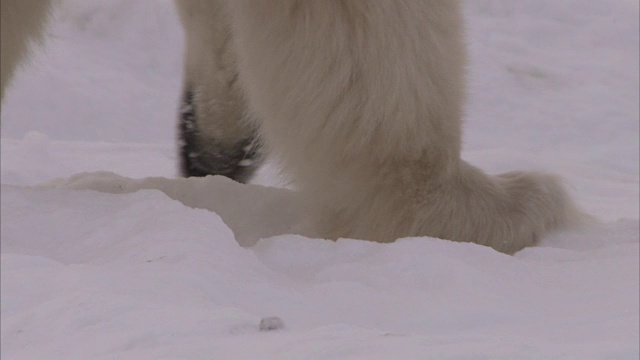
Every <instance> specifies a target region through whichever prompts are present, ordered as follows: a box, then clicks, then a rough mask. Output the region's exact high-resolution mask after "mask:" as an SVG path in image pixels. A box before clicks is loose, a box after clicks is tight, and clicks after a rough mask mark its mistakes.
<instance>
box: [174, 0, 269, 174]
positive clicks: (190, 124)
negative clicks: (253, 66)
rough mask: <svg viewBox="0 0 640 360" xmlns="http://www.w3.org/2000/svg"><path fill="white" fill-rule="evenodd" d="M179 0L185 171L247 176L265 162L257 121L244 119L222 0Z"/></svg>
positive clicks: (181, 150) (182, 155) (182, 142)
mask: <svg viewBox="0 0 640 360" xmlns="http://www.w3.org/2000/svg"><path fill="white" fill-rule="evenodd" d="M175 3H176V7H177V8H178V13H179V14H180V20H181V21H182V25H183V27H184V30H185V44H186V52H185V58H184V66H185V71H184V74H185V75H184V85H183V102H182V106H181V107H180V114H179V116H180V117H179V129H178V130H179V132H180V138H181V143H180V161H181V172H182V175H184V176H206V175H224V176H227V177H230V178H232V179H234V180H236V181H239V182H247V181H248V180H249V179H250V178H251V176H252V175H253V173H254V172H255V170H256V169H257V168H258V167H259V166H260V164H261V163H262V156H261V147H260V142H259V141H258V138H257V132H256V129H255V126H254V124H253V123H251V122H250V121H249V120H247V119H246V114H247V112H246V108H247V106H246V105H245V101H244V98H243V95H242V90H241V89H240V86H239V84H238V69H237V66H236V57H235V52H234V51H233V49H232V47H233V44H232V36H231V29H230V26H229V19H228V16H227V14H226V12H225V10H224V6H223V3H222V2H221V1H218V0H178V1H176V2H175Z"/></svg>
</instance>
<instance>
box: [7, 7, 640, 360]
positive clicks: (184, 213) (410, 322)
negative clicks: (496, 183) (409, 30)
mask: <svg viewBox="0 0 640 360" xmlns="http://www.w3.org/2000/svg"><path fill="white" fill-rule="evenodd" d="M466 14H467V30H468V42H469V48H470V64H469V82H470V83H469V103H468V107H467V111H466V112H467V115H466V119H465V122H466V125H465V152H464V154H463V156H464V158H465V159H466V160H468V161H470V162H472V163H474V164H475V165H478V166H480V167H481V168H483V169H485V170H487V171H488V172H491V173H497V172H503V171H508V170H513V169H525V170H527V169H529V170H531V169H545V170H549V171H552V172H556V173H558V174H560V175H561V176H563V177H564V178H565V179H566V181H567V183H568V184H569V186H570V189H571V192H572V194H573V195H574V197H575V198H576V200H577V202H578V203H579V204H580V206H581V207H582V208H583V209H584V210H585V211H586V212H588V213H589V214H591V215H593V216H594V217H596V218H597V219H598V223H594V224H592V225H590V226H588V227H587V228H586V229H584V230H581V231H570V232H561V233H556V234H553V235H551V236H549V237H547V238H545V239H543V241H542V242H541V244H539V245H538V246H536V247H533V248H528V249H525V250H523V251H521V252H519V253H517V254H515V255H514V256H507V255H504V254H500V253H497V252H495V251H493V250H492V249H490V248H486V247H482V246H478V245H474V244H469V243H454V242H450V241H446V240H440V239H433V238H427V237H422V238H407V239H400V240H398V241H397V242H395V243H393V244H376V243H371V242H365V241H359V240H351V239H340V240H338V241H337V242H332V241H327V240H322V239H315V238H312V237H308V236H305V235H304V234H305V229H306V228H307V226H306V221H307V220H308V219H304V218H303V217H302V215H301V212H300V211H299V208H298V205H297V204H296V202H295V197H293V196H292V194H293V192H292V190H290V189H291V188H293V186H290V184H288V183H287V182H286V179H282V178H280V177H279V175H278V170H277V166H276V165H273V164H270V165H269V166H267V167H266V168H265V169H263V171H262V172H261V173H260V174H259V176H258V177H257V179H256V180H255V181H254V184H252V185H241V184H237V183H234V182H232V181H230V180H228V179H225V178H219V177H213V178H212V177H209V178H204V179H178V178H177V175H176V173H177V170H176V169H177V166H176V163H177V159H176V158H177V155H176V153H177V152H176V149H175V144H174V136H175V135H174V133H175V129H176V123H175V122H176V112H177V108H178V99H179V97H180V85H181V71H182V65H181V63H182V50H183V43H182V42H183V39H182V30H181V28H180V25H179V22H178V20H177V17H176V14H175V12H174V9H173V5H172V2H171V1H169V0H112V1H100V0H65V1H63V3H62V6H61V8H60V9H59V10H58V11H56V12H55V14H54V19H53V21H52V24H51V27H50V28H49V39H48V40H47V42H46V44H45V46H43V47H41V48H38V49H37V50H36V54H35V56H34V57H33V60H32V61H31V63H30V64H29V65H27V66H25V67H23V69H22V70H21V71H20V73H18V74H17V76H16V78H15V81H14V84H13V87H12V88H11V89H10V90H8V91H7V94H6V98H5V102H4V103H3V104H2V143H1V145H2V149H1V154H2V159H1V160H2V161H1V166H2V168H1V179H2V193H1V195H2V196H1V204H2V208H1V215H2V221H1V230H2V232H1V245H2V248H1V249H2V259H1V275H2V278H1V279H2V281H1V285H2V288H1V291H0V294H1V301H0V302H1V306H2V308H1V311H2V322H1V326H2V328H1V356H2V358H3V359H323V360H324V359H638V357H639V356H640V343H639V342H640V340H639V338H640V330H639V329H640V320H639V319H640V316H639V306H640V301H639V296H640V295H639V294H640V275H639V273H640V269H639V263H640V255H639V254H640V249H639V226H640V224H639V221H638V219H639V201H638V196H639V165H638V164H639V158H638V150H639V143H638V141H639V129H638V127H639V122H640V121H639V116H640V110H639V100H638V99H639V97H640V94H639V85H640V84H639V70H638V69H639V67H640V66H639V60H638V53H639V43H640V39H639V25H638V19H639V14H638V2H637V0H563V1H556V0H517V1H514V0H473V1H468V2H467V4H466Z"/></svg>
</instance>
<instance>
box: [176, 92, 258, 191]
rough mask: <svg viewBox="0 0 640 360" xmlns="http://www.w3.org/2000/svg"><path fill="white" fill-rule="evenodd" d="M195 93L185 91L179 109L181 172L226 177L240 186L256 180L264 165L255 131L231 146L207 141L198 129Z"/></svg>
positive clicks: (189, 174)
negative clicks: (256, 174)
mask: <svg viewBox="0 0 640 360" xmlns="http://www.w3.org/2000/svg"><path fill="white" fill-rule="evenodd" d="M197 116H198V115H197V108H196V106H195V103H194V94H193V91H191V90H190V89H188V90H186V91H185V93H184V97H183V99H182V106H181V108H180V124H179V132H180V144H179V146H180V171H181V175H182V176H184V177H191V176H200V177H201V176H207V175H223V176H226V177H228V178H230V179H233V180H235V181H237V182H240V183H246V182H248V181H249V180H251V178H252V177H253V174H254V173H255V171H256V170H257V169H258V168H259V167H260V165H261V164H262V153H261V145H260V141H259V139H258V137H257V135H256V133H255V132H253V133H252V136H250V137H248V138H245V139H242V140H240V141H238V142H236V143H235V144H233V145H232V146H228V145H223V144H221V143H220V142H217V141H216V139H212V138H204V136H203V134H202V133H201V132H200V130H199V129H198V122H197V121H196V120H197Z"/></svg>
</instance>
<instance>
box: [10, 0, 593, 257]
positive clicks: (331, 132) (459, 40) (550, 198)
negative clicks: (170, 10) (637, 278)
mask: <svg viewBox="0 0 640 360" xmlns="http://www.w3.org/2000/svg"><path fill="white" fill-rule="evenodd" d="M19 1H21V0H2V6H3V12H4V9H5V4H7V3H12V4H16V3H17V2H19ZM36 1H38V0H36ZM177 2H178V8H179V9H180V14H181V17H182V20H183V23H184V25H185V29H186V33H187V57H186V81H194V79H197V80H198V83H199V86H200V87H201V88H202V89H204V90H202V94H203V95H201V96H204V97H205V99H203V101H211V102H212V103H216V102H221V101H222V102H225V101H230V103H231V104H232V106H231V107H230V108H231V109H232V110H231V111H241V109H239V107H238V104H242V102H241V101H239V99H241V96H242V94H243V93H244V95H245V96H246V98H247V100H248V104H249V105H248V106H249V110H250V111H251V112H252V113H253V115H254V117H255V118H256V119H257V120H258V123H259V125H260V129H261V136H262V137H263V138H264V140H265V142H266V143H267V145H268V146H269V148H270V149H271V150H272V151H273V153H274V154H275V155H277V156H278V157H280V158H281V160H282V162H283V164H284V166H285V170H286V171H287V172H288V173H289V174H290V175H291V176H292V178H293V180H294V181H295V182H296V184H297V186H298V187H299V189H300V194H301V196H302V198H304V199H305V201H307V203H308V206H309V209H310V211H311V213H310V214H311V216H312V218H313V219H315V223H316V225H317V232H318V235H319V236H322V237H325V238H332V239H335V238H338V237H351V238H359V239H368V240H373V241H381V242H388V241H393V240H395V239H397V238H399V237H406V236H419V235H429V236H434V237H440V238H444V239H451V240H455V241H467V242H475V243H479V244H483V245H488V246H491V247H493V248H494V249H496V250H499V251H502V252H507V253H512V252H514V251H517V250H519V249H521V248H523V247H525V246H529V245H533V244H535V242H536V240H537V239H539V238H540V237H541V236H544V235H545V234H546V233H547V232H549V231H551V230H555V229H559V228H563V227H567V226H569V225H571V224H573V223H574V222H575V220H577V219H578V218H579V217H580V215H579V212H578V210H577V209H576V208H575V207H574V206H573V204H572V202H571V200H570V199H569V197H568V196H567V194H566V193H565V191H564V189H563V188H562V185H561V184H560V182H559V180H557V179H556V178H554V177H553V176H550V175H545V174H538V173H509V174H503V175H499V176H497V177H491V176H487V175H485V174H484V173H482V172H481V171H480V170H478V169H476V168H473V167H472V166H470V165H469V164H467V163H465V162H464V161H462V160H461V159H460V147H461V118H462V115H463V110H464V109H463V105H464V97H465V95H464V93H465V61H466V55H465V44H464V39H463V19H462V17H461V16H462V15H461V14H462V10H461V4H460V2H459V1H457V0H393V1H386V0H375V1H372V0H277V1H264V0H228V1H227V2H226V4H223V3H221V2H220V1H207V0H188V1H185V0H178V1H177ZM221 5H226V7H225V6H221ZM219 14H224V15H223V16H220V15H219ZM2 19H3V20H2V21H3V28H2V37H3V42H4V39H5V27H4V21H5V17H4V15H3V18H2ZM227 19H229V20H227ZM14 35H15V33H14V32H13V30H11V33H10V34H9V36H14ZM24 37H25V36H22V35H21V36H20V40H19V41H22V42H24ZM229 41H231V42H229ZM229 44H233V47H230V46H229ZM12 46H14V45H12ZM14 49H17V50H11V49H10V51H17V52H18V53H20V51H21V50H20V49H19V47H15V46H14ZM4 51H5V48H4V45H3V53H4ZM11 56H13V55H11ZM3 59H4V55H3ZM4 71H5V70H4V67H3V74H2V82H3V86H4V84H5V79H6V76H7V75H6V74H5V72H4ZM236 72H237V73H238V74H239V77H240V85H239V86H238V87H237V88H236V87H235V86H236V85H234V86H232V87H225V86H224V85H225V84H228V83H229V82H230V81H231V80H230V79H232V78H233V77H234V76H235V74H236ZM202 79H204V80H205V81H203V80H202ZM225 89H230V91H225ZM241 107H244V105H242V106H241ZM212 109H213V110H207V111H215V107H212ZM230 118H233V117H230ZM236 118H237V117H236ZM204 125H205V126H206V124H204ZM211 126H212V129H214V131H212V133H211V134H212V136H218V137H222V138H230V140H233V138H234V137H237V136H238V135H237V134H242V133H243V132H244V130H243V129H244V128H243V126H244V125H239V127H238V126H235V125H234V124H228V125H225V126H222V127H217V125H211ZM216 128H217V129H218V130H220V131H222V132H223V133H222V134H217V133H216V132H215V131H216V130H215V129H216ZM225 129H231V130H229V131H226V130H225Z"/></svg>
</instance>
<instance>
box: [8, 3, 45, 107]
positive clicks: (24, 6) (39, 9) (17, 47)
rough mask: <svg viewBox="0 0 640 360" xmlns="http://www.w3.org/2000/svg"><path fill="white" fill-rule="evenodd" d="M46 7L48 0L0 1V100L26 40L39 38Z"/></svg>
mask: <svg viewBox="0 0 640 360" xmlns="http://www.w3.org/2000/svg"><path fill="white" fill-rule="evenodd" d="M50 7H51V1H49V0H0V101H1V99H3V98H4V91H5V88H6V86H7V85H8V84H9V82H10V81H11V78H12V76H13V73H14V72H15V69H16V67H17V66H18V64H19V63H20V62H21V61H23V60H24V58H25V57H26V55H27V53H28V50H29V41H30V40H40V38H41V37H42V33H43V29H44V26H45V25H46V22H47V21H46V20H47V15H48V13H49V9H50Z"/></svg>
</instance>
